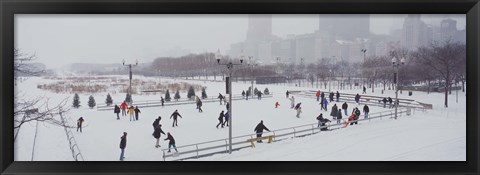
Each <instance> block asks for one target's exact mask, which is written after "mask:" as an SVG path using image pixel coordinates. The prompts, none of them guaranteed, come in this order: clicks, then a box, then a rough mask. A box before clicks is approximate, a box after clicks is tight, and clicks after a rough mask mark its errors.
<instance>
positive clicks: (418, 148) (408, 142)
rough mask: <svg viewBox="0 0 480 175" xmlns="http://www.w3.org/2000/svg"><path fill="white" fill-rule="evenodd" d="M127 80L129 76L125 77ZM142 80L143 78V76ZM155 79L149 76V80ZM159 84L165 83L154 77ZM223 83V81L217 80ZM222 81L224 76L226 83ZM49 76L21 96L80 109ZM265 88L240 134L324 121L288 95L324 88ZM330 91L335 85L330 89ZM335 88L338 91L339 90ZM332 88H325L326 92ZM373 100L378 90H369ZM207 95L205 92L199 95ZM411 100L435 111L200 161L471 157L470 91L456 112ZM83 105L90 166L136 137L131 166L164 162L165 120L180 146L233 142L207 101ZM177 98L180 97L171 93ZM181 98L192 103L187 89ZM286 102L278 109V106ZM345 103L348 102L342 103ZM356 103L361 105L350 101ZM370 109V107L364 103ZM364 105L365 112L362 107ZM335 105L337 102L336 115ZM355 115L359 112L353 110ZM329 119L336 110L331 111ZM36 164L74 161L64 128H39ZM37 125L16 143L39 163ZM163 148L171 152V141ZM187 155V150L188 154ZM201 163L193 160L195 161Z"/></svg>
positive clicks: (238, 105) (24, 156)
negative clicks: (120, 107) (115, 107)
mask: <svg viewBox="0 0 480 175" xmlns="http://www.w3.org/2000/svg"><path fill="white" fill-rule="evenodd" d="M123 77H125V78H127V76H123ZM134 78H138V77H135V76H134ZM141 78H144V79H148V78H146V77H141ZM152 79H155V80H157V81H158V80H159V79H158V78H152ZM218 79H219V78H218V77H217V80H218ZM220 79H221V78H220ZM46 81H54V80H45V79H42V78H30V79H28V80H26V81H24V82H21V83H19V85H18V87H17V92H20V94H21V95H22V96H23V97H24V98H25V97H26V98H34V97H48V98H49V99H50V103H52V104H55V103H58V102H59V101H61V100H62V99H64V98H67V97H69V101H68V104H69V105H70V104H72V98H73V94H55V93H51V92H48V91H44V90H40V89H37V88H36V85H37V84H38V83H45V82H46ZM160 81H168V82H191V83H195V84H200V85H203V86H207V89H206V92H207V95H208V96H209V97H216V96H218V93H222V94H224V92H225V85H224V82H211V81H202V80H181V79H176V80H173V79H169V78H161V79H160ZM250 85H251V84H250V82H234V83H233V92H234V94H239V93H240V92H241V91H242V90H246V89H247V88H248V87H249V86H250ZM255 87H258V89H259V90H262V91H263V90H264V89H265V87H268V89H269V90H270V92H271V93H273V94H274V96H273V98H264V99H262V100H257V99H249V100H248V101H246V100H238V101H234V102H233V106H232V107H233V128H232V129H233V133H234V134H233V135H234V136H238V135H246V134H252V133H253V129H254V127H255V126H256V125H257V124H258V122H259V121H260V120H263V121H264V124H265V125H266V126H267V127H268V128H269V129H271V130H276V129H282V128H288V127H294V126H298V125H303V124H311V123H316V122H317V121H316V119H315V118H316V116H318V114H320V113H321V111H320V106H319V105H318V102H316V99H314V98H313V97H312V98H304V97H296V103H298V102H302V109H303V113H302V114H301V117H300V118H296V117H295V115H296V113H295V111H294V110H292V109H290V108H289V104H290V101H289V100H288V99H286V98H285V91H286V90H317V88H312V87H295V86H294V85H287V86H285V85H255ZM327 88H328V86H327ZM336 89H337V88H336V87H335V86H332V90H335V91H336ZM320 90H324V89H320ZM327 90H328V89H327ZM375 91H376V92H375V93H373V94H374V95H379V96H380V95H382V94H380V88H376V89H375ZM360 92H361V90H360V89H352V90H341V91H340V93H360ZM367 92H369V93H368V95H372V93H371V89H368V90H367ZM196 93H197V94H200V92H196ZM413 93H414V94H413V96H408V94H407V93H406V92H404V93H403V94H399V98H410V99H415V100H417V101H420V102H424V103H430V104H433V107H434V109H433V110H428V111H427V112H426V113H423V112H420V111H416V112H415V114H414V115H412V116H408V117H402V118H399V119H398V120H392V119H384V120H372V121H371V122H361V123H360V124H359V125H356V126H352V127H350V126H349V127H347V128H345V129H340V130H334V131H329V132H321V133H319V134H315V135H311V136H306V137H302V138H293V139H288V140H284V141H280V142H275V143H273V144H267V143H265V144H257V147H256V148H246V149H242V150H240V151H235V152H233V154H231V155H229V154H217V155H214V156H210V157H205V158H201V159H196V160H200V161H201V160H215V161H217V160H332V161H356V160H379V161H383V160H387V161H388V160H407V161H409V160H417V161H423V160H425V161H429V160H445V161H465V160H466V107H465V105H466V98H465V93H462V92H459V93H458V103H456V102H455V98H456V96H455V95H456V94H455V92H453V93H452V95H450V96H449V100H450V102H449V108H448V109H445V108H443V98H444V96H443V94H442V93H431V94H426V93H424V92H413ZM79 95H80V101H81V104H82V106H81V107H80V108H79V109H74V108H72V109H71V110H70V111H69V113H68V114H66V117H67V118H68V120H69V121H70V122H71V123H72V124H74V123H75V122H76V120H77V119H78V118H79V117H83V118H84V119H85V123H84V128H83V133H77V132H74V136H75V139H76V141H77V143H78V146H79V149H80V150H81V153H82V155H83V157H84V158H85V160H88V161H115V160H118V158H119V154H120V149H119V143H120V137H121V135H122V133H123V132H124V131H125V132H128V139H127V148H126V151H125V157H126V159H125V160H126V161H160V160H163V158H162V151H161V149H160V148H155V147H154V144H155V139H154V138H153V137H152V135H151V134H152V132H153V127H152V122H153V120H154V119H155V118H157V117H158V116H162V120H161V122H160V123H161V124H162V129H163V130H164V131H165V132H170V133H171V134H172V135H173V136H174V137H175V140H176V145H177V146H181V145H187V144H194V143H198V142H205V141H210V140H215V139H224V138H227V137H228V128H227V127H226V128H221V129H217V128H215V125H216V124H217V123H218V120H217V118H218V115H219V113H220V111H221V110H225V106H224V105H219V103H217V102H215V103H204V104H203V107H202V108H203V110H204V112H203V113H198V111H197V110H196V109H195V105H194V104H190V105H178V106H165V107H149V108H141V109H140V110H141V114H140V120H138V121H129V120H128V117H122V118H121V120H116V116H115V114H114V113H113V111H97V110H96V109H89V108H88V107H87V101H88V96H90V95H92V94H79ZM111 95H112V98H113V100H114V103H119V102H120V101H122V100H123V99H124V97H125V94H123V93H121V94H111ZM171 95H173V94H171ZM93 96H94V97H95V99H96V102H97V105H98V104H104V100H105V98H106V93H98V94H93ZM181 96H182V97H183V98H185V96H186V92H182V93H181ZM382 96H386V97H388V96H391V97H394V91H393V90H387V91H386V92H385V94H383V95H382ZM159 98H160V97H159V95H155V96H153V95H150V96H147V95H134V96H133V99H134V101H142V100H158V99H159ZM276 101H278V102H279V103H280V105H281V106H280V107H279V108H278V109H275V108H274V104H275V102H276ZM338 105H341V104H340V103H338V104H337V106H338ZM349 106H354V104H351V103H349ZM362 106H363V105H362ZM362 106H360V107H359V108H361V107H362ZM330 108H331V104H329V110H330ZM175 109H178V111H179V112H180V114H181V115H182V116H183V118H180V119H179V121H178V125H179V127H175V128H172V126H171V122H172V120H171V119H169V117H170V115H171V113H172V112H173V111H175ZM349 109H350V111H351V108H349ZM386 110H388V109H384V108H381V107H375V106H371V107H370V111H371V113H373V112H380V111H386ZM323 113H324V115H325V116H328V114H329V112H328V113H325V112H323ZM38 126H39V127H38V132H37V139H36V143H35V149H34V151H33V154H34V156H33V160H34V161H47V160H59V161H71V160H73V158H72V156H71V155H72V154H71V151H70V149H69V148H68V141H67V139H66V135H65V131H64V130H63V128H60V127H56V126H52V125H49V124H39V125H38ZM35 129H36V126H35V123H31V124H27V125H25V126H24V127H22V129H21V131H20V133H19V136H18V138H17V141H16V142H15V160H16V161H30V160H32V150H33V149H32V148H33V142H34V139H33V138H34V136H35ZM164 138H165V136H163V135H162V137H161V139H162V142H161V146H162V148H166V147H167V146H168V141H163V139H164ZM180 151H181V150H180ZM192 160H193V159H192Z"/></svg>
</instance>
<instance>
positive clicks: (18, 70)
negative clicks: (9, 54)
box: [13, 49, 45, 80]
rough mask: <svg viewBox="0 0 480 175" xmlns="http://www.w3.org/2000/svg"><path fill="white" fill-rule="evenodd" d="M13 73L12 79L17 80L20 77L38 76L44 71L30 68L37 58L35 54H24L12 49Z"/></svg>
mask: <svg viewBox="0 0 480 175" xmlns="http://www.w3.org/2000/svg"><path fill="white" fill-rule="evenodd" d="M13 54H14V61H13V73H14V79H15V80H17V78H18V77H20V76H39V75H41V74H42V73H43V72H45V70H43V69H40V68H36V67H34V66H32V64H31V63H32V61H34V60H35V59H36V58H37V57H36V56H35V54H31V55H29V54H24V53H21V52H20V50H19V49H14V52H13Z"/></svg>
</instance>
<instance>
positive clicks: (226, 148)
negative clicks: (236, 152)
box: [225, 139, 228, 153]
mask: <svg viewBox="0 0 480 175" xmlns="http://www.w3.org/2000/svg"><path fill="white" fill-rule="evenodd" d="M225 152H227V153H228V142H227V139H225Z"/></svg>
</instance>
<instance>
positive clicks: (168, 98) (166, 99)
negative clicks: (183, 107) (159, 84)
mask: <svg viewBox="0 0 480 175" xmlns="http://www.w3.org/2000/svg"><path fill="white" fill-rule="evenodd" d="M170 100H171V98H170V91H168V89H167V92H165V101H170Z"/></svg>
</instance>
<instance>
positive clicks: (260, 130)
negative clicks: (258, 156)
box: [253, 120, 270, 143]
mask: <svg viewBox="0 0 480 175" xmlns="http://www.w3.org/2000/svg"><path fill="white" fill-rule="evenodd" d="M264 129H265V130H267V131H268V132H270V130H269V129H268V128H267V127H266V126H265V125H263V120H262V121H260V123H259V124H258V125H257V127H255V129H254V130H253V131H254V132H255V133H257V138H259V137H262V134H263V130H264ZM257 142H258V143H261V142H262V140H257Z"/></svg>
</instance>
